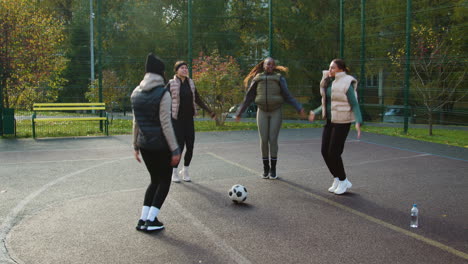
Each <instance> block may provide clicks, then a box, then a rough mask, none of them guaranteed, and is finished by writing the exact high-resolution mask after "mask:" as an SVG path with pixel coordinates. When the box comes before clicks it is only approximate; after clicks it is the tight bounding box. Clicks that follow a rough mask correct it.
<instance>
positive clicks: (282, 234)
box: [0, 129, 468, 264]
mask: <svg viewBox="0 0 468 264" xmlns="http://www.w3.org/2000/svg"><path fill="white" fill-rule="evenodd" d="M320 141H321V129H288V130H286V129H283V130H281V132H280V150H279V161H278V175H279V177H280V179H279V180H276V181H275V180H263V179H261V178H260V176H259V175H260V173H261V170H262V165H261V160H260V148H259V145H258V134H257V132H256V131H238V132H219V133H218V132H212V133H211V132H210V133H197V134H196V143H195V153H194V158H193V160H192V165H191V166H190V173H191V176H192V179H193V182H191V183H180V184H172V185H171V190H170V193H169V195H168V198H167V200H166V203H165V204H164V205H163V208H162V209H161V213H160V220H161V221H163V222H164V224H165V226H166V228H165V229H164V230H163V231H160V232H157V233H152V234H145V233H141V232H137V231H136V230H135V224H136V222H137V220H138V217H139V215H140V209H141V205H142V201H143V196H144V192H145V189H146V186H147V184H148V182H149V176H148V174H147V171H146V169H145V167H144V165H142V164H139V163H137V162H136V161H135V160H134V158H133V155H132V154H133V153H132V148H131V136H111V137H99V138H76V139H74V138H68V139H39V140H30V139H22V140H2V141H0V224H1V225H0V242H1V244H0V263H2V264H3V263H468V221H467V220H468V210H467V208H468V199H467V198H468V194H467V193H466V190H468V177H467V176H468V174H467V171H468V150H467V149H466V148H457V147H449V146H444V145H440V144H431V143H425V142H418V141H415V140H407V139H399V138H394V137H388V136H381V135H375V134H368V133H364V134H363V135H362V138H361V140H356V138H355V134H354V133H353V132H351V134H350V136H349V137H348V141H347V143H346V146H345V151H344V154H343V159H344V162H345V168H346V171H347V174H348V177H349V179H350V181H351V182H352V183H353V187H352V188H351V189H350V191H349V193H347V194H345V195H341V196H337V195H334V194H331V193H328V191H327V189H328V187H329V186H330V184H331V181H332V178H331V176H330V173H329V172H328V169H327V168H326V167H325V164H324V162H323V159H322V157H321V154H320ZM237 183H239V184H242V185H244V186H246V187H247V189H248V192H249V196H248V198H247V202H246V203H245V204H242V205H235V204H233V203H232V202H231V201H230V200H229V199H228V196H227V192H228V190H229V188H230V187H231V186H232V185H234V184H237ZM413 203H417V204H418V206H419V209H420V219H419V220H420V228H418V229H411V228H409V211H410V209H411V205H412V204H413Z"/></svg>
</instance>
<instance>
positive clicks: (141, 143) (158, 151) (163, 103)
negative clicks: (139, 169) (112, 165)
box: [131, 53, 180, 231]
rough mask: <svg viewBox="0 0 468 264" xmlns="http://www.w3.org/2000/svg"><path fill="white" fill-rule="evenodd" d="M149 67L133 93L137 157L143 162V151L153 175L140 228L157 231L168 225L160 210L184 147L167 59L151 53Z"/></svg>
mask: <svg viewBox="0 0 468 264" xmlns="http://www.w3.org/2000/svg"><path fill="white" fill-rule="evenodd" d="M145 68H146V73H145V77H144V78H143V80H142V81H141V82H140V85H138V86H137V87H136V88H135V90H133V93H132V96H131V102H132V110H133V148H134V150H135V152H134V154H135V159H136V160H137V161H138V162H141V159H140V153H141V156H142V157H143V160H144V162H145V165H146V168H147V169H148V172H149V174H150V176H151V183H150V184H149V186H148V188H147V189H146V193H145V198H144V201H143V208H142V210H141V217H140V219H139V220H138V224H137V226H136V229H137V230H138V231H153V230H158V229H162V228H164V225H163V223H162V222H160V221H159V220H158V214H159V210H160V209H161V206H162V205H163V203H164V201H165V199H166V197H167V194H168V193H169V187H170V185H171V171H172V166H173V165H174V164H177V163H178V162H179V160H180V149H179V146H178V145H177V139H176V136H175V133H174V128H173V127H172V121H171V97H170V95H169V93H168V91H167V89H166V88H165V78H164V63H163V62H162V61H161V60H160V59H159V58H157V57H156V56H154V54H152V53H150V54H149V55H148V57H147V59H146V65H145Z"/></svg>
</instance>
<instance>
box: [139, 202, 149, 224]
mask: <svg viewBox="0 0 468 264" xmlns="http://www.w3.org/2000/svg"><path fill="white" fill-rule="evenodd" d="M149 210H150V207H149V206H146V205H145V206H143V208H142V209H141V216H140V219H141V220H143V221H146V219H148V213H149Z"/></svg>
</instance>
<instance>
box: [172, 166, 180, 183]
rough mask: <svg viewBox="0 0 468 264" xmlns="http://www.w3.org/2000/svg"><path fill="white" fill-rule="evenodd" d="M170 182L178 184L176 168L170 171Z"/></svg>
mask: <svg viewBox="0 0 468 264" xmlns="http://www.w3.org/2000/svg"><path fill="white" fill-rule="evenodd" d="M172 181H173V182H180V179H179V175H177V168H173V169H172Z"/></svg>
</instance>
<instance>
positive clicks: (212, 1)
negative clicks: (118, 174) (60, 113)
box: [0, 0, 468, 136]
mask: <svg viewBox="0 0 468 264" xmlns="http://www.w3.org/2000/svg"><path fill="white" fill-rule="evenodd" d="M7 2H8V1H7ZM467 7H468V4H467V2H466V1H431V0H407V1H401V0H375V1H365V0H361V1H357V0H356V1H349V0H348V1H344V0H336V1H319V0H308V1H306V0H251V1H244V0H243V1H234V0H184V1H169V0H162V1H149V0H139V1H128V0H119V1H100V0H92V1H89V2H87V1H46V0H44V1H37V2H35V3H34V8H35V10H37V9H41V10H46V11H47V13H48V14H51V15H52V16H54V17H55V18H56V19H57V21H59V22H60V23H62V28H63V34H64V41H63V42H62V43H61V44H60V48H59V49H57V50H56V52H55V53H54V56H60V57H63V58H64V59H66V61H67V64H66V67H65V68H64V69H63V70H61V71H60V75H61V77H63V78H64V80H65V81H64V82H63V83H62V84H61V85H60V86H59V87H58V88H57V90H56V91H57V95H56V96H54V97H49V96H46V95H45V96H44V97H43V98H41V97H39V98H37V99H35V101H34V102H37V103H43V102H51V101H52V102H54V101H55V102H89V101H91V102H97V101H103V102H105V103H106V105H107V107H108V111H109V112H114V113H119V114H115V116H116V117H117V116H120V117H122V118H127V119H128V118H129V117H128V113H129V112H130V111H131V109H130V101H129V96H130V94H131V92H132V90H133V89H134V88H135V87H136V86H137V85H138V84H139V82H140V81H141V79H142V77H143V75H144V63H145V58H146V55H147V54H148V53H149V52H154V53H155V54H156V55H158V56H159V57H161V58H162V59H163V60H164V62H165V63H166V70H167V71H166V74H167V76H166V77H167V78H171V76H172V75H173V74H174V72H173V69H172V68H173V67H172V66H173V65H174V63H175V62H176V61H178V60H185V61H187V62H189V65H190V66H193V63H195V61H196V60H197V59H198V60H200V59H206V56H219V57H221V58H225V57H227V56H232V57H233V58H234V59H235V61H236V63H237V64H238V66H239V67H238V68H239V71H240V72H241V74H240V76H246V74H247V73H248V72H249V71H250V69H251V68H252V67H253V66H254V65H255V64H257V63H258V62H260V61H261V60H262V59H264V58H265V57H267V56H272V57H274V58H275V59H277V63H278V64H280V65H283V66H286V67H288V68H289V72H288V74H287V76H286V78H287V81H288V85H289V89H290V91H291V93H292V94H293V95H294V96H295V97H296V98H298V100H299V101H300V102H301V103H302V104H304V106H305V108H306V110H311V109H314V108H315V107H317V106H319V104H320V94H319V89H318V84H319V82H320V78H321V71H322V70H324V69H328V66H329V63H330V61H331V60H332V59H334V58H344V59H345V61H346V62H347V64H348V67H349V68H350V69H351V74H352V75H354V76H356V78H357V79H358V80H359V88H358V89H359V91H358V96H359V102H360V104H361V108H362V112H363V114H364V120H365V122H388V123H397V125H398V126H401V127H403V124H404V121H405V117H406V118H407V120H408V122H409V123H410V124H409V126H410V127H411V125H412V124H441V125H462V126H466V125H468V96H467V92H468V89H467V83H466V68H467V65H466V64H467V56H466V53H467V50H468V49H467V48H466V43H467V39H466V35H467V34H466V26H467V22H466V21H468V20H467V19H466V18H467V17H466V16H467V15H466V14H467V13H468V12H467ZM33 11H34V10H33ZM2 23H3V24H2V28H3V30H1V32H2V35H1V36H2V39H1V43H2V51H1V52H0V59H1V65H2V82H1V84H0V88H1V89H2V93H1V94H2V98H1V99H2V100H1V101H2V102H3V104H2V109H4V108H14V109H15V117H16V122H17V124H18V123H22V122H30V116H31V112H30V110H31V105H32V104H31V103H34V102H27V101H24V102H23V103H18V104H12V103H11V102H13V100H11V98H12V97H14V96H21V95H20V94H15V93H14V92H12V91H13V90H14V87H15V85H16V86H18V85H25V84H22V83H21V82H18V81H11V78H12V75H11V70H14V69H16V68H17V67H16V68H15V67H12V65H11V64H12V63H14V62H15V60H12V59H11V58H13V57H14V56H15V55H14V54H12V53H11V50H9V48H8V47H9V46H11V45H14V44H13V43H14V42H13V40H14V35H13V34H12V33H11V32H12V30H13V29H12V28H8V26H7V23H6V22H5V21H3V22H2ZM19 26H21V25H17V26H16V27H19ZM29 26H31V25H29ZM26 27H27V26H26V25H25V26H24V28H19V29H18V30H25V28H26ZM6 29H8V30H6ZM42 30H44V31H46V30H47V28H42ZM16 61H17V62H18V61H19V60H16ZM192 62H193V63H192ZM191 70H192V71H193V70H195V68H194V67H191ZM6 72H9V74H6ZM192 74H195V72H192ZM8 78H10V79H8ZM242 81H243V80H242V78H239V79H238V80H237V82H236V83H238V85H233V86H232V87H225V88H224V89H234V90H238V91H239V94H240V96H239V97H236V98H235V100H234V101H236V100H237V101H238V102H240V100H241V99H242V96H241V95H242V93H243V91H244V87H243V83H242ZM195 82H196V83H197V80H196V79H195ZM41 85H42V84H41V83H38V84H36V87H35V88H34V89H37V91H41V92H44V94H46V92H47V91H48V89H52V88H51V87H48V86H41ZM25 86H28V87H29V86H31V84H30V83H28V84H27V85H25ZM199 88H200V90H202V91H203V94H202V96H204V97H207V98H210V94H209V91H210V87H199ZM8 98H10V99H9V100H7V99H8ZM2 112H6V111H2ZM284 115H285V118H288V119H296V118H298V115H297V114H296V113H295V112H294V110H293V109H292V107H289V106H285V111H284ZM5 120H6V119H5ZM5 126H6V125H5V124H3V127H5ZM23 126H24V127H27V126H28V125H24V124H23ZM110 129H111V133H112V125H111V128H110ZM129 132H130V131H129ZM20 136H21V135H20Z"/></svg>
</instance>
